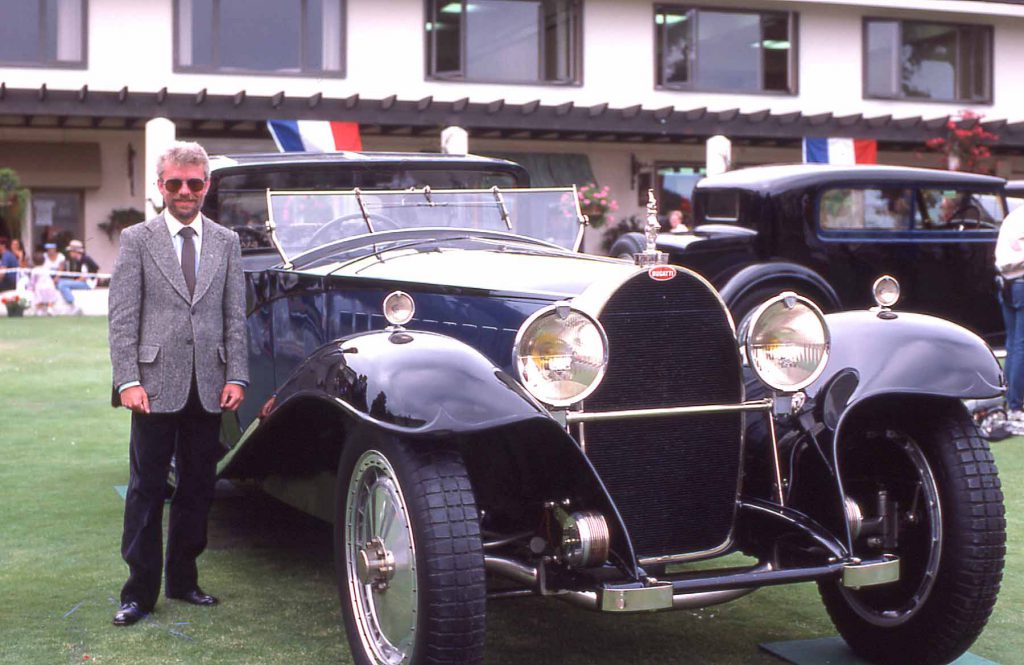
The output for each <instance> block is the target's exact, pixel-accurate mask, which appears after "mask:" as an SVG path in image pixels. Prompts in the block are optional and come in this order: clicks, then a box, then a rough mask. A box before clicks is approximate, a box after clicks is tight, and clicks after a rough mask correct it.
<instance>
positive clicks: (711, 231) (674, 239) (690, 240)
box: [658, 224, 757, 252]
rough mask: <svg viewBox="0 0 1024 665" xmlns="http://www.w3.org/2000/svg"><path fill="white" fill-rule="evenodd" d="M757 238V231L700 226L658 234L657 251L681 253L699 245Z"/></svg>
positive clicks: (720, 226)
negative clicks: (718, 241)
mask: <svg viewBox="0 0 1024 665" xmlns="http://www.w3.org/2000/svg"><path fill="white" fill-rule="evenodd" d="M756 236H757V231H755V230H753V229H748V228H746V227H743V226H735V225H732V224H701V225H700V226H698V227H697V228H695V229H693V230H692V231H689V232H687V233H659V234H658V249H661V250H665V251H668V252H681V251H684V250H685V249H687V248H688V247H691V248H692V249H697V248H699V247H700V245H701V243H705V242H709V241H716V240H729V239H742V240H749V239H750V238H754V237H756Z"/></svg>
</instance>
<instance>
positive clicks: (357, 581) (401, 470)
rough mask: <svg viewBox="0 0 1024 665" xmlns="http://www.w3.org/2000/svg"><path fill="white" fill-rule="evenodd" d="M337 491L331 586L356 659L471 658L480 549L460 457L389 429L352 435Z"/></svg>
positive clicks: (480, 582)
mask: <svg viewBox="0 0 1024 665" xmlns="http://www.w3.org/2000/svg"><path fill="white" fill-rule="evenodd" d="M337 496H338V507H337V520H336V523H335V559H336V563H337V568H338V589H339V595H340V598H341V607H342V615H343V618H344V620H345V627H346V630H347V633H348V640H349V645H350V647H351V650H352V656H353V658H354V660H355V662H357V663H360V664H368V665H369V664H372V665H399V664H405V663H476V662H480V660H481V659H482V655H483V639H484V610H485V602H486V589H485V586H484V569H483V548H482V545H481V541H480V531H479V523H478V520H477V515H476V506H475V500H474V496H473V492H472V488H471V487H470V484H469V478H468V475H467V473H466V470H465V466H464V465H463V463H462V459H461V456H460V455H459V454H458V453H457V452H455V451H453V450H448V449H445V448H443V447H439V446H436V445H434V444H423V443H416V444H410V443H406V442H403V441H401V440H399V439H396V438H394V437H386V436H380V437H360V438H358V439H356V438H353V439H352V440H350V441H349V442H348V443H347V444H346V446H345V451H344V453H343V454H342V458H341V463H340V465H339V469H338V495H337Z"/></svg>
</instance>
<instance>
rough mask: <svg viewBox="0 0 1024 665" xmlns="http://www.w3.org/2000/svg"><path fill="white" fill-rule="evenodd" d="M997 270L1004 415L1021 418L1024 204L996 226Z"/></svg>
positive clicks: (1023, 416) (1023, 404) (1023, 392)
mask: <svg viewBox="0 0 1024 665" xmlns="http://www.w3.org/2000/svg"><path fill="white" fill-rule="evenodd" d="M996 270H997V271H998V272H999V276H1000V281H1001V285H1000V286H1001V288H1000V289H999V304H1000V305H1001V306H1002V310H1003V323H1004V324H1005V325H1006V365H1005V373H1006V388H1007V389H1006V408H1007V414H1006V417H1007V418H1008V419H1009V420H1013V421H1016V422H1024V411H1022V410H1021V409H1022V407H1024V206H1021V207H1019V208H1017V209H1015V210H1014V211H1013V212H1011V213H1010V214H1009V215H1007V216H1006V218H1005V219H1004V220H1003V223H1002V225H1001V226H1000V227H999V238H998V239H997V240H996Z"/></svg>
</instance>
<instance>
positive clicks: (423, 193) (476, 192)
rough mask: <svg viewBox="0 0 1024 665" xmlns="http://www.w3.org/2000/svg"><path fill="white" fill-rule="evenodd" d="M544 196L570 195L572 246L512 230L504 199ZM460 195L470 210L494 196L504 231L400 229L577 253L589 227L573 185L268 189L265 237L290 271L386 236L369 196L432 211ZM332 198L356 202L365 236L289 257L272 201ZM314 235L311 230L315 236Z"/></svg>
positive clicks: (450, 204) (455, 205) (454, 205)
mask: <svg viewBox="0 0 1024 665" xmlns="http://www.w3.org/2000/svg"><path fill="white" fill-rule="evenodd" d="M545 193H547V194H551V193H560V194H562V195H571V199H570V200H571V201H572V203H571V205H567V206H566V208H565V211H566V212H569V213H571V214H572V215H574V216H575V218H576V232H575V234H574V237H573V240H572V246H571V247H568V246H566V245H563V244H559V243H552V242H551V241H549V240H546V239H544V238H538V237H536V236H534V235H528V234H525V233H516V232H515V231H514V230H513V217H512V215H511V214H510V212H509V208H508V206H507V203H506V201H507V199H508V198H509V197H511V198H512V199H515V198H516V197H517V196H520V195H522V196H530V195H532V194H537V195H541V194H545ZM460 194H465V195H467V196H468V197H475V198H476V199H477V200H467V201H465V205H466V207H467V208H469V207H471V206H479V205H480V202H481V196H484V197H493V203H494V206H495V207H496V210H497V212H498V215H499V217H500V219H501V221H502V224H503V226H504V227H505V229H498V228H494V229H490V228H473V227H461V226H450V227H436V226H422V227H413V226H410V227H403V228H402V229H400V230H414V229H418V230H421V231H425V232H429V231H430V230H431V229H434V230H436V229H439V228H446V229H448V230H459V231H461V232H462V233H463V234H469V235H472V234H474V233H477V234H486V235H489V236H490V235H495V234H497V233H499V232H502V233H501V235H503V236H506V235H507V236H508V237H510V238H522V239H526V240H528V241H530V242H531V243H539V244H544V245H549V246H552V247H558V248H560V249H563V250H571V251H573V252H579V251H580V247H581V246H582V244H583V234H584V230H585V229H586V226H587V224H588V219H587V217H586V216H585V215H584V214H583V212H582V210H581V208H580V200H579V193H578V191H577V189H576V186H575V185H572V186H570V187H530V188H513V189H509V188H506V189H501V188H499V187H498V186H497V185H495V186H493V187H490V188H487V189H445V190H432V189H431V188H430V187H429V186H425V187H422V188H415V187H410V188H409V189H401V190H360V189H359V188H353V189H330V190H328V189H324V190H273V189H267V190H266V197H267V213H268V215H267V221H266V224H265V227H266V230H267V232H268V235H269V236H270V241H271V244H272V245H273V246H274V248H275V249H276V250H277V253H278V254H279V255H280V257H281V260H282V262H283V265H284V267H285V268H287V269H290V268H292V267H293V266H294V265H295V261H296V260H297V259H299V258H300V257H303V256H306V255H309V254H311V253H313V252H315V251H316V250H318V249H320V248H323V247H326V246H329V245H333V244H336V243H337V242H340V241H345V240H348V239H351V238H368V239H372V238H374V237H381V236H383V235H386V234H387V233H388V232H387V231H384V230H380V229H375V228H374V225H373V222H372V218H373V215H374V212H372V211H369V210H368V208H367V205H366V202H365V199H364V197H367V196H370V197H374V198H376V199H378V200H380V199H381V198H387V197H392V196H395V197H397V196H401V197H403V199H407V198H408V197H410V196H413V197H416V201H415V202H414V203H412V204H410V205H408V206H404V205H400V206H395V207H394V208H392V209H395V208H406V209H414V208H415V209H419V208H424V207H426V208H435V207H438V206H444V207H446V208H453V209H458V208H460V206H459V201H446V202H442V203H438V202H437V201H435V200H434V199H435V197H452V196H457V195H460ZM331 196H334V197H337V196H344V197H352V198H353V199H354V200H355V202H356V204H357V206H358V213H355V214H361V215H362V217H363V222H364V223H365V224H366V231H365V233H361V234H353V235H349V236H345V237H342V238H334V239H331V240H328V241H326V242H323V243H319V244H317V245H311V246H309V247H306V248H303V249H302V250H301V251H298V252H294V251H292V252H291V254H289V250H288V249H286V248H285V246H284V244H283V243H282V242H281V240H280V238H279V236H278V229H279V228H281V225H280V223H279V221H278V220H277V219H275V206H274V199H275V198H284V197H302V198H308V197H331ZM419 197H422V198H419ZM404 202H405V201H403V203H404ZM334 221H335V220H330V221H329V222H326V223H324V224H323V225H322V226H321V227H320V228H321V229H322V228H325V227H326V226H327V224H330V223H332V222H334ZM565 223H571V222H570V221H568V220H567V221H566V222H565ZM395 230H399V229H393V230H391V231H392V232H393V231H395ZM315 233H316V232H315V231H314V234H315ZM292 250H294V248H292Z"/></svg>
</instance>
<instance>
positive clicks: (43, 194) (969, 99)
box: [0, 0, 1024, 269]
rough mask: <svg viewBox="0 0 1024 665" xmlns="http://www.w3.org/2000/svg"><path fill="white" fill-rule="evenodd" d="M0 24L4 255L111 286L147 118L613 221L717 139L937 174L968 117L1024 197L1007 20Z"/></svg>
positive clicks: (389, 5) (681, 178)
mask: <svg viewBox="0 0 1024 665" xmlns="http://www.w3.org/2000/svg"><path fill="white" fill-rule="evenodd" d="M0 16H2V17H3V20H0V168H2V167H13V168H15V169H16V170H17V172H18V173H19V175H20V176H21V179H22V182H23V184H24V185H25V186H27V187H28V188H29V189H30V191H31V195H32V205H31V210H30V211H29V214H28V219H27V226H26V227H25V228H23V229H22V232H21V235H22V236H23V237H24V238H25V240H26V241H27V242H28V243H29V244H30V245H38V243H39V242H40V239H41V237H42V234H43V232H44V231H45V230H46V228H47V226H53V227H54V228H55V229H57V230H60V231H63V232H64V237H67V238H69V237H79V238H83V239H84V240H85V241H86V243H87V246H88V250H89V253H90V254H91V255H93V256H94V257H95V258H96V259H97V260H98V261H99V262H100V264H101V266H103V267H104V268H106V269H109V268H110V267H112V264H113V257H114V256H115V254H116V247H117V237H116V234H115V235H114V236H113V237H112V238H109V239H108V237H107V235H106V233H104V232H103V231H102V230H101V229H100V228H99V226H98V225H99V224H100V223H101V222H103V221H104V220H105V219H106V218H107V216H108V215H109V214H110V212H111V211H112V210H114V209H123V208H137V209H140V210H141V209H143V208H144V201H145V191H146V188H145V184H146V182H145V180H146V177H145V173H144V164H145V160H146V159H147V158H149V157H151V156H149V155H146V151H145V123H146V122H147V121H148V120H150V119H152V118H155V117H166V118H169V119H170V120H171V121H173V122H174V125H175V128H176V132H177V135H178V137H180V138H195V139H197V140H200V141H201V142H203V143H204V144H205V145H206V146H207V147H208V148H209V149H210V150H211V152H251V151H267V150H274V144H273V143H272V142H271V140H270V138H269V135H268V133H267V131H266V127H265V121H266V120H267V119H299V118H306V119H323V120H347V121H352V122H357V123H359V125H360V131H361V137H362V144H363V148H364V149H367V150H414V151H418V150H437V149H438V146H439V135H440V131H441V129H443V128H444V127H446V126H449V125H458V126H462V127H464V128H466V129H467V130H468V131H469V136H470V138H469V147H470V150H471V151H472V152H475V153H480V154H493V155H501V156H510V157H512V158H513V159H520V160H522V161H523V162H524V163H525V164H526V165H527V166H528V167H529V168H530V169H531V172H532V173H533V174H534V177H535V179H536V180H537V181H538V182H542V183H543V182H553V181H561V182H560V183H559V184H568V183H567V182H565V181H575V182H576V183H577V184H583V183H582V182H581V181H582V180H585V179H595V180H596V181H597V182H599V183H600V184H602V185H608V186H609V188H610V190H611V192H612V195H613V197H614V198H616V199H617V200H618V201H619V204H620V207H621V208H622V212H624V213H625V214H630V213H637V212H639V211H640V200H641V198H642V196H641V194H642V191H643V190H644V189H645V188H646V186H648V185H651V186H654V187H655V188H656V189H657V190H658V192H659V195H660V196H662V197H663V199H664V200H665V201H667V202H669V204H671V205H676V204H678V201H679V195H680V193H681V192H683V191H685V189H686V187H687V183H691V182H692V180H693V179H694V178H695V177H696V176H695V175H691V171H693V170H696V169H698V168H699V167H700V166H702V165H703V163H704V161H705V149H704V144H705V141H706V139H707V138H708V137H710V136H713V135H719V134H720V135H725V136H727V137H728V138H729V139H730V140H731V141H732V146H733V150H732V163H733V164H734V165H748V164H757V163H767V162H779V161H789V162H792V161H799V160H800V158H801V150H800V145H801V138H802V137H804V136H818V137H822V136H846V137H856V138H865V139H875V140H877V141H878V159H879V161H880V162H885V163H902V164H921V165H926V164H927V165H936V166H937V165H939V164H940V163H941V160H940V159H939V158H938V156H936V155H934V154H930V153H927V152H926V151H925V149H924V141H925V140H926V139H928V138H931V137H934V136H939V135H942V134H943V133H944V132H945V123H946V121H947V118H948V117H950V116H954V117H956V116H958V115H959V114H960V113H961V111H962V110H964V109H968V110H971V111H973V112H976V113H979V114H983V116H984V118H983V123H984V125H985V126H986V127H987V128H988V129H990V130H991V131H993V132H995V133H997V134H998V135H999V137H1000V139H999V142H998V143H997V144H996V145H995V147H994V151H995V153H996V155H995V159H994V160H993V162H992V165H993V168H994V169H995V170H996V172H997V173H999V174H1000V175H1004V176H1010V177H1021V176H1022V175H1024V157H1022V156H1021V153H1022V150H1024V86H1022V85H1020V83H1019V71H1020V69H1021V68H1022V67H1024V3H1021V2H1020V1H1008V0H1007V1H1002V2H998V1H988V0H859V1H857V0H817V1H816V2H809V1H799V0H753V1H752V0H742V1H739V0H705V1H699V0H695V1H694V2H689V1H680V2H651V1H650V0H147V1H146V2H137V1H133V0H0ZM970 124H971V123H970V122H968V123H966V124H965V125H964V126H970ZM2 214H3V213H2V212H0V215H2ZM8 232H9V230H8Z"/></svg>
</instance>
